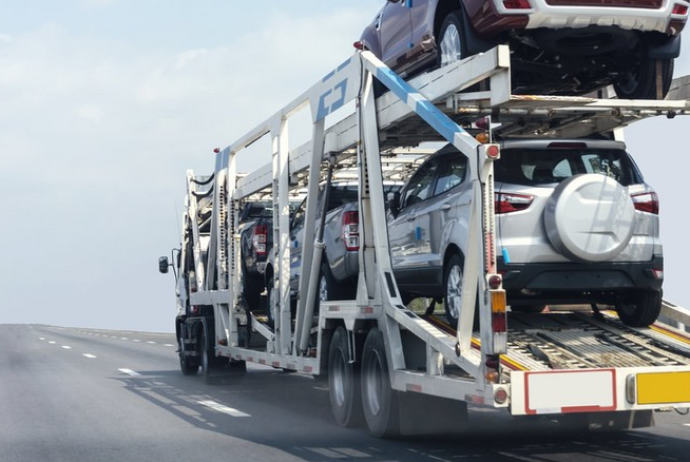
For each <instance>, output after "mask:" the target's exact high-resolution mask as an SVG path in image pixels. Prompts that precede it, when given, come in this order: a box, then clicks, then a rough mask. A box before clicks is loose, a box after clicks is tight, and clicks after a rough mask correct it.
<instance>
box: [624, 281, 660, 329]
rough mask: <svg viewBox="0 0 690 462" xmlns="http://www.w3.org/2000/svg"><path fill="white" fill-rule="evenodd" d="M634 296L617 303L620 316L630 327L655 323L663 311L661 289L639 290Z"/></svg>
mask: <svg viewBox="0 0 690 462" xmlns="http://www.w3.org/2000/svg"><path fill="white" fill-rule="evenodd" d="M634 294H635V295H634V296H632V297H630V298H629V299H627V300H626V301H624V302H622V303H619V304H618V305H616V311H617V312H618V317H619V318H620V320H621V321H622V322H623V324H625V325H627V326H630V327H647V326H649V325H650V324H654V322H655V321H656V319H657V318H658V317H659V313H661V298H662V293H661V290H637V291H635V292H634Z"/></svg>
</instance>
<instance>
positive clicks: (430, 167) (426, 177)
mask: <svg viewBox="0 0 690 462" xmlns="http://www.w3.org/2000/svg"><path fill="white" fill-rule="evenodd" d="M437 171H438V160H437V159H434V160H431V161H429V162H427V163H426V164H425V165H422V167H421V168H420V169H419V171H418V172H417V173H416V174H415V175H414V176H413V177H412V179H411V180H410V182H409V183H408V185H407V188H406V189H405V191H404V192H403V194H402V201H401V204H402V208H405V207H409V206H410V205H414V204H416V203H418V202H421V201H423V200H425V199H428V198H429V197H431V196H432V194H433V191H434V189H433V188H434V179H435V178H436V172H437Z"/></svg>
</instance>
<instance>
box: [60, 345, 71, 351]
mask: <svg viewBox="0 0 690 462" xmlns="http://www.w3.org/2000/svg"><path fill="white" fill-rule="evenodd" d="M62 348H64V349H65V350H71V349H72V347H71V346H67V345H62Z"/></svg>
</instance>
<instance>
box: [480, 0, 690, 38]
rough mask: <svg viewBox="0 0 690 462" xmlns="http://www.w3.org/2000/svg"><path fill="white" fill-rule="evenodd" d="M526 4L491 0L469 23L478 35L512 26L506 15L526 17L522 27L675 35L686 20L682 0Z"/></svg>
mask: <svg viewBox="0 0 690 462" xmlns="http://www.w3.org/2000/svg"><path fill="white" fill-rule="evenodd" d="M529 3H530V8H522V7H520V8H511V7H510V6H511V5H515V4H516V3H515V2H505V1H502V0H493V1H492V2H491V3H490V7H489V8H481V9H478V10H476V11H475V14H474V15H473V16H472V18H471V19H472V24H473V25H474V27H475V29H476V31H477V33H478V34H479V35H480V36H487V35H495V34H496V33H497V32H499V31H500V30H501V29H502V30H508V29H514V28H515V21H511V20H509V18H515V17H522V18H525V19H526V24H525V25H524V28H525V29H538V28H545V29H565V28H574V29H578V28H585V27H590V26H604V27H612V26H615V27H619V28H621V29H625V30H637V31H643V32H652V31H654V32H661V33H664V34H669V35H677V34H678V33H680V31H681V30H682V28H683V26H684V25H685V22H687V20H688V10H687V7H688V5H689V4H688V2H687V1H686V0H671V1H668V2H654V1H642V0H640V1H637V2H630V1H628V0H604V1H600V2H592V1H590V0H529ZM674 9H675V10H674ZM472 10H473V8H470V11H472ZM503 28H505V29H503Z"/></svg>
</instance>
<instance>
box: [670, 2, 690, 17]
mask: <svg viewBox="0 0 690 462" xmlns="http://www.w3.org/2000/svg"><path fill="white" fill-rule="evenodd" d="M672 14H678V15H681V16H685V15H686V14H688V6H687V5H681V4H679V3H676V4H675V5H673V13H672Z"/></svg>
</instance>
